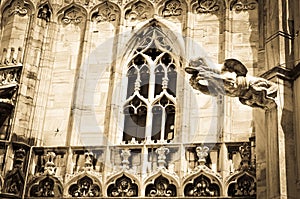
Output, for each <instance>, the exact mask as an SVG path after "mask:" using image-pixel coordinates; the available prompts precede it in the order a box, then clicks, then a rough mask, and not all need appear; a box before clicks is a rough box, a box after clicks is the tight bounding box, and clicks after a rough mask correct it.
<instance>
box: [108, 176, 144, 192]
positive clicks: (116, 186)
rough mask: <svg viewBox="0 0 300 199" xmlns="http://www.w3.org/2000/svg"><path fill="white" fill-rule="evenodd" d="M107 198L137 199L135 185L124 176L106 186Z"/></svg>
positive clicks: (136, 187)
mask: <svg viewBox="0 0 300 199" xmlns="http://www.w3.org/2000/svg"><path fill="white" fill-rule="evenodd" d="M107 196H109V197H137V196H138V186H137V184H136V183H135V182H134V181H133V180H131V179H130V178H128V177H127V176H125V175H122V176H121V177H120V178H118V179H117V180H116V181H115V182H114V183H113V184H111V185H109V186H108V189H107Z"/></svg>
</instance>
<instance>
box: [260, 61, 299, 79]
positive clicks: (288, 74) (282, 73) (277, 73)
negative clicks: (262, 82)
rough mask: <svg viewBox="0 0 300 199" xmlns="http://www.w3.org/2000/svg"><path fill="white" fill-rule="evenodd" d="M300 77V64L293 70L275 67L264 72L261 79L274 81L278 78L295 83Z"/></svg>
mask: <svg viewBox="0 0 300 199" xmlns="http://www.w3.org/2000/svg"><path fill="white" fill-rule="evenodd" d="M299 76H300V63H299V64H297V65H296V66H295V67H294V68H293V69H287V68H284V67H282V66H275V67H274V68H272V69H270V70H268V71H266V72H264V73H263V74H261V75H260V77H262V78H265V79H272V78H273V77H278V78H280V79H283V80H287V81H295V80H296V79H297V78H298V77H299Z"/></svg>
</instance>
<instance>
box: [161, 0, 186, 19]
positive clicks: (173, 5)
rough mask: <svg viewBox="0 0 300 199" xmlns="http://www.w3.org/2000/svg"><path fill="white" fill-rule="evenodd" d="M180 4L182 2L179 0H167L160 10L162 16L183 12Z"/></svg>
mask: <svg viewBox="0 0 300 199" xmlns="http://www.w3.org/2000/svg"><path fill="white" fill-rule="evenodd" d="M182 6H183V4H182V3H181V2H180V1H179V0H170V1H167V2H166V3H165V5H164V9H163V10H162V15H163V16H164V17H171V16H180V15H182V12H183V9H182Z"/></svg>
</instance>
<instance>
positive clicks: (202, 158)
mask: <svg viewBox="0 0 300 199" xmlns="http://www.w3.org/2000/svg"><path fill="white" fill-rule="evenodd" d="M208 151H209V148H208V147H207V146H198V147H197V148H196V152H197V156H198V162H199V164H200V165H204V164H205V163H206V157H207V156H208Z"/></svg>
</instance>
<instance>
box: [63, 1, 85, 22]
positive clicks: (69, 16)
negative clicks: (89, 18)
mask: <svg viewBox="0 0 300 199" xmlns="http://www.w3.org/2000/svg"><path fill="white" fill-rule="evenodd" d="M84 20H85V14H84V13H83V11H82V10H81V9H80V8H78V7H76V6H72V7H70V8H69V9H67V10H65V11H64V13H63V17H62V18H61V21H62V23H63V24H65V25H68V24H74V25H79V24H81V23H83V22H84Z"/></svg>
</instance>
